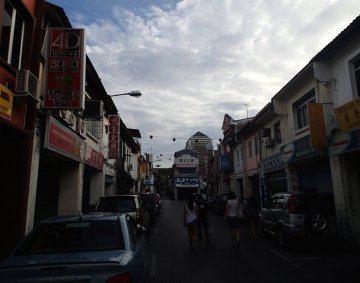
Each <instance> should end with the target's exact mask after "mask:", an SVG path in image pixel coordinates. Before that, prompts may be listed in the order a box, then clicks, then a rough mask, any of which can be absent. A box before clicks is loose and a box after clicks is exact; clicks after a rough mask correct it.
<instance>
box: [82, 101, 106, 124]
mask: <svg viewBox="0 0 360 283" xmlns="http://www.w3.org/2000/svg"><path fill="white" fill-rule="evenodd" d="M103 116H104V102H103V101H101V100H85V109H84V112H83V118H84V119H89V120H91V119H94V120H101V119H102V118H103Z"/></svg>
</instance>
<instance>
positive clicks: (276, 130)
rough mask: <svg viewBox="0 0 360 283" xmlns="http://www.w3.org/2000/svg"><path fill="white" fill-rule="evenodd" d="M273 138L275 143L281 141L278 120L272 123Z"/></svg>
mask: <svg viewBox="0 0 360 283" xmlns="http://www.w3.org/2000/svg"><path fill="white" fill-rule="evenodd" d="M274 138H275V143H276V144H279V143H281V131H280V121H278V122H276V123H275V124H274Z"/></svg>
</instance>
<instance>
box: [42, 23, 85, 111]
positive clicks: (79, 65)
mask: <svg viewBox="0 0 360 283" xmlns="http://www.w3.org/2000/svg"><path fill="white" fill-rule="evenodd" d="M84 46H85V40H84V30H83V29H66V28H49V32H48V53H47V62H46V90H45V95H44V108H52V109H79V110H80V109H83V108H84V96H85V87H84V86H85V65H86V64H85V48H84Z"/></svg>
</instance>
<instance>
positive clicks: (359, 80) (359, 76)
mask: <svg viewBox="0 0 360 283" xmlns="http://www.w3.org/2000/svg"><path fill="white" fill-rule="evenodd" d="M354 72H355V83H356V88H357V96H360V58H358V59H357V60H356V61H355V62H354Z"/></svg>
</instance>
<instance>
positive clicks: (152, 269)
mask: <svg viewBox="0 0 360 283" xmlns="http://www.w3.org/2000/svg"><path fill="white" fill-rule="evenodd" d="M155 275H156V254H153V255H152V257H151V264H150V276H155Z"/></svg>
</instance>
